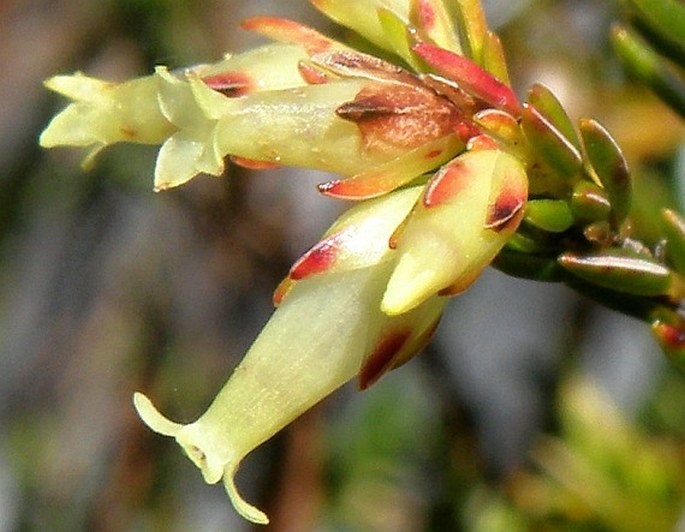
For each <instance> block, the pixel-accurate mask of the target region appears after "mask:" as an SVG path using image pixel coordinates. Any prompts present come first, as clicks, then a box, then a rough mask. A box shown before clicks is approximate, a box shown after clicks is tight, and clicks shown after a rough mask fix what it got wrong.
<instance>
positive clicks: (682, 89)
mask: <svg viewBox="0 0 685 532" xmlns="http://www.w3.org/2000/svg"><path fill="white" fill-rule="evenodd" d="M611 41H612V44H613V45H614V49H615V50H616V53H617V54H618V56H619V58H620V59H621V61H622V62H623V64H624V66H625V67H626V69H627V70H628V71H629V72H630V73H631V74H633V75H634V76H635V77H637V78H638V79H639V80H640V81H641V82H642V83H644V84H645V85H647V87H649V88H650V89H651V90H653V91H654V92H655V93H656V94H657V95H658V96H659V97H660V98H661V99H663V100H664V101H665V102H666V103H667V104H668V105H670V106H671V107H672V108H673V109H674V110H675V111H676V112H678V113H679V114H680V115H681V116H684V117H685V82H684V81H683V78H682V77H680V76H678V75H676V74H675V72H674V70H673V69H672V68H670V66H669V65H668V63H667V62H666V61H665V60H664V59H663V58H662V57H661V56H660V55H659V54H658V53H656V52H655V51H654V49H653V48H652V47H651V46H650V45H649V44H648V43H647V41H645V39H643V38H642V37H641V36H640V35H638V34H637V32H635V31H633V30H631V29H629V28H627V27H625V26H623V25H620V24H617V25H615V26H614V27H613V28H612V30H611Z"/></svg>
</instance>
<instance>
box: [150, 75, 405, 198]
mask: <svg viewBox="0 0 685 532" xmlns="http://www.w3.org/2000/svg"><path fill="white" fill-rule="evenodd" d="M157 76H158V80H159V87H158V90H159V100H160V107H161V109H162V111H163V113H164V116H165V117H166V118H167V119H168V120H169V121H170V122H171V123H173V124H174V125H175V126H176V127H177V130H178V131H177V132H176V133H175V134H174V135H172V136H171V137H170V138H169V139H168V140H167V141H166V142H165V143H164V145H163V146H162V148H161V150H160V153H159V157H158V159H157V166H156V170H155V188H156V189H157V190H160V189H164V188H169V187H172V186H177V185H180V184H182V183H184V182H186V181H188V180H189V179H191V178H192V177H194V176H195V175H197V174H199V173H207V174H210V175H221V173H222V172H223V170H224V161H223V159H224V157H225V156H227V155H229V154H230V155H236V156H239V157H242V158H245V159H250V160H256V161H263V162H269V163H277V164H283V165H288V166H302V167H308V168H316V169H321V170H327V171H331V172H337V173H341V174H348V175H349V174H354V173H357V172H359V171H361V170H363V169H366V168H368V167H369V166H375V165H378V164H381V163H382V162H384V161H386V160H388V159H390V158H392V157H393V156H395V155H396V154H397V152H399V151H400V150H399V149H398V150H396V153H386V152H381V151H375V152H374V151H371V150H366V149H364V147H363V143H362V135H361V133H360V131H359V129H358V127H357V126H356V125H355V124H354V123H352V122H350V121H346V120H343V119H342V118H340V117H338V116H337V115H336V113H335V110H336V109H337V108H338V107H340V106H341V105H342V104H343V103H345V102H347V101H349V100H352V99H354V97H355V95H356V94H357V93H359V92H360V91H361V89H362V88H363V87H364V85H365V84H368V82H367V81H366V80H363V79H347V80H343V79H340V80H336V81H332V82H330V83H326V84H324V85H308V86H304V87H297V88H293V89H287V90H279V91H263V92H254V93H251V94H247V95H245V96H244V97H241V98H226V97H225V96H223V95H222V94H220V93H219V92H217V91H215V90H212V89H210V88H209V87H208V86H207V85H206V84H205V83H204V82H203V81H202V80H201V79H200V78H198V77H197V76H196V75H194V74H193V73H189V74H188V75H187V79H186V80H182V79H179V78H178V77H176V76H173V75H171V74H170V73H169V72H167V71H165V70H164V69H161V68H160V69H158V71H157Z"/></svg>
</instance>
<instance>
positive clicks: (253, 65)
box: [40, 44, 307, 188]
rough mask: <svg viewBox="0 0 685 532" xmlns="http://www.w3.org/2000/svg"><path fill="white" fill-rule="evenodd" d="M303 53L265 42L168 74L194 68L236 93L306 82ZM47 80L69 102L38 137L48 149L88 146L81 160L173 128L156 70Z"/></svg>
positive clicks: (154, 139) (153, 140) (156, 138)
mask: <svg viewBox="0 0 685 532" xmlns="http://www.w3.org/2000/svg"><path fill="white" fill-rule="evenodd" d="M306 58H307V53H306V52H305V49H304V47H302V46H299V45H292V44H269V45H266V46H263V47H261V48H257V49H255V50H251V51H249V52H245V53H244V54H236V55H233V56H226V57H225V58H224V59H223V60H222V61H219V62H217V63H215V64H211V65H209V64H208V65H198V66H195V67H192V68H190V69H185V70H180V71H178V72H175V73H174V74H170V75H173V76H176V77H178V78H179V79H184V80H185V77H186V75H187V73H192V75H194V76H196V77H201V78H202V79H204V80H205V83H206V84H208V85H210V86H212V87H213V88H215V89H216V90H217V91H220V92H222V93H223V95H225V96H230V97H236V96H242V95H244V94H248V93H251V92H258V91H263V90H281V89H288V88H292V87H298V86H301V85H305V84H306V82H305V81H304V80H303V78H302V76H301V74H300V71H299V64H300V62H301V61H302V60H304V59H306ZM45 85H46V86H47V87H48V88H49V89H51V90H53V91H55V92H58V93H60V94H62V95H64V96H66V97H67V98H69V99H71V100H73V103H71V104H70V105H68V106H67V107H66V108H65V109H64V110H63V111H61V112H60V113H59V114H58V115H57V116H55V117H54V118H53V119H52V121H51V122H50V124H48V126H47V127H46V128H45V130H44V131H43V133H42V134H41V136H40V144H41V146H43V147H46V148H52V147H55V146H83V147H90V148H91V151H90V154H89V155H88V156H87V157H86V159H85V161H84V164H86V163H90V162H92V160H93V158H94V156H95V155H96V154H97V153H98V152H99V151H100V150H101V149H102V148H104V147H106V146H108V145H111V144H115V143H118V142H135V143H142V144H161V143H162V142H164V140H165V139H166V138H168V137H169V136H170V135H172V134H173V133H174V132H175V131H176V130H177V127H176V126H175V125H174V124H172V123H170V121H169V120H167V119H166V117H165V115H164V113H163V111H162V109H161V108H160V105H159V100H158V88H159V77H158V75H152V76H145V77H141V78H136V79H133V80H130V81H126V82H123V83H114V82H107V81H102V80H98V79H94V78H90V77H87V76H84V75H83V74H81V73H76V74H73V75H69V76H66V75H62V76H55V77H53V78H51V79H49V80H47V81H46V82H45ZM213 167H214V168H216V165H213ZM160 188H164V187H160Z"/></svg>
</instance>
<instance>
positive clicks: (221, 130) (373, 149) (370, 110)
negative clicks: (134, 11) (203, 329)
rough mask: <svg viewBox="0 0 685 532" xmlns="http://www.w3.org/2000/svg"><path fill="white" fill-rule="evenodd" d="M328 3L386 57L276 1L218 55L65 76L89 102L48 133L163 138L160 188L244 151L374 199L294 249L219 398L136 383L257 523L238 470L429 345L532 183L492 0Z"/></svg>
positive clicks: (98, 144)
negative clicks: (192, 398)
mask: <svg viewBox="0 0 685 532" xmlns="http://www.w3.org/2000/svg"><path fill="white" fill-rule="evenodd" d="M312 3H313V4H314V5H315V6H316V7H317V8H318V9H320V10H321V11H322V12H323V13H325V14H326V15H328V16H330V17H331V18H332V19H333V20H335V21H337V22H339V23H340V24H343V25H345V26H347V27H348V28H350V29H351V30H354V31H355V32H357V33H358V34H359V35H361V36H362V37H364V38H365V39H366V40H367V41H369V43H371V44H372V46H371V48H373V47H375V48H377V49H378V50H381V51H382V53H383V55H384V59H381V58H378V57H375V56H373V55H368V54H367V53H362V52H359V51H356V50H354V49H352V48H350V47H348V46H346V45H344V44H342V43H339V42H337V41H335V40H333V39H330V38H328V37H326V36H324V35H322V34H321V33H319V32H317V31H316V30H314V29H312V28H308V27H306V26H303V25H301V24H299V23H297V22H294V21H290V20H285V19H278V18H270V17H258V18H254V19H250V20H248V21H246V22H245V23H244V24H243V27H244V28H246V29H249V30H252V31H256V32H258V33H261V34H263V35H265V36H267V37H269V38H271V39H272V40H274V41H277V42H275V43H272V44H269V45H266V46H263V47H261V48H258V49H256V50H252V51H249V52H246V53H243V54H238V55H234V56H226V57H225V58H224V59H223V60H221V61H219V62H217V63H215V64H209V65H200V66H195V67H192V68H188V69H181V70H175V71H170V70H168V69H167V68H165V67H158V68H157V69H156V72H155V73H154V74H153V75H151V76H147V77H143V78H140V79H136V80H132V81H128V82H124V83H120V84H114V83H108V82H104V81H100V80H95V79H92V78H88V77H86V76H84V75H82V74H75V75H73V76H57V77H55V78H52V79H51V80H48V82H47V83H46V84H47V86H48V87H49V88H50V89H52V90H55V91H57V92H59V93H61V94H63V95H65V96H66V97H68V98H70V99H71V100H73V102H72V103H71V104H70V105H68V106H67V107H66V109H64V110H63V111H62V112H61V113H59V114H58V115H57V116H56V117H55V118H54V119H53V120H52V122H51V123H50V124H49V125H48V127H47V128H46V129H45V131H44V132H43V134H42V136H41V138H40V142H41V144H42V145H43V146H46V147H52V146H58V145H73V146H84V147H89V148H90V149H91V152H90V154H89V155H88V156H87V159H86V160H87V162H88V163H90V162H92V158H93V155H94V154H95V153H97V152H98V151H99V150H101V149H102V148H104V147H105V146H107V145H110V144H114V143H118V142H139V143H148V144H159V145H160V146H161V147H160V150H159V155H158V158H157V164H156V168H155V189H156V190H162V189H165V188H169V187H173V186H177V185H180V184H182V183H184V182H186V181H188V180H189V179H191V178H193V177H194V176H196V175H198V174H210V175H216V176H219V175H222V174H223V173H224V170H225V159H226V158H227V157H230V159H231V160H232V161H234V162H235V163H237V164H241V165H244V166H247V167H254V168H262V167H269V166H273V165H278V164H281V165H290V166H299V167H309V168H316V169H322V170H326V171H329V172H334V173H337V174H339V175H340V177H339V178H336V179H333V180H331V181H328V182H325V183H321V184H320V185H319V190H320V192H321V193H323V194H325V195H327V196H330V197H332V198H339V199H346V200H354V201H356V202H357V203H356V205H355V206H353V207H352V208H351V209H349V210H348V211H347V212H346V213H345V214H343V215H342V216H341V217H340V219H339V220H338V221H336V222H335V223H334V224H333V225H332V226H331V228H330V229H329V230H328V231H327V232H326V233H325V234H324V235H323V237H322V238H321V240H320V241H319V242H318V243H317V244H315V245H314V246H313V247H312V248H311V249H310V250H309V251H307V252H306V253H305V254H304V255H303V256H302V257H301V258H300V259H298V260H297V261H296V263H295V264H294V265H293V266H292V268H291V269H290V271H289V273H288V275H287V277H286V278H285V280H284V281H283V282H282V283H281V284H280V285H279V287H278V288H277V289H276V292H275V294H274V302H275V304H276V305H277V309H276V311H275V312H274V314H273V316H272V317H271V319H270V320H269V322H268V323H267V325H266V326H265V328H264V330H263V331H262V333H261V334H260V335H259V337H258V338H257V339H256V340H255V342H254V344H253V346H252V347H251V348H250V350H249V352H248V353H247V354H246V356H245V358H244V360H243V361H242V363H241V364H240V365H239V366H238V368H236V370H235V371H234V373H233V375H232V376H231V378H230V379H229V381H228V383H227V384H226V386H225V387H224V388H223V389H222V391H221V392H220V393H219V394H218V396H217V397H216V399H215V400H214V402H213V403H212V405H211V406H210V407H209V409H208V410H207V412H206V413H205V414H204V415H202V416H200V417H199V418H198V420H197V421H195V422H194V423H191V424H188V425H181V424H178V423H175V422H172V421H169V420H168V419H166V418H165V417H164V416H162V414H160V413H159V412H158V411H157V410H156V409H155V407H154V406H153V405H152V403H151V402H150V400H149V399H147V398H146V397H145V396H144V395H142V394H136V395H135V406H136V408H137V410H138V412H139V414H140V416H141V417H142V419H143V420H144V421H145V422H146V423H147V424H148V425H149V426H150V428H151V429H153V430H154V431H156V432H159V433H160V434H164V435H167V436H172V437H174V438H175V439H176V440H177V442H178V443H179V444H180V445H181V447H182V448H183V449H184V450H185V452H186V453H187V454H188V456H189V457H190V459H191V460H192V461H193V462H194V463H195V464H196V465H197V466H198V467H199V468H200V470H201V471H202V474H203V476H204V478H205V480H206V481H207V482H210V483H215V482H218V481H219V480H223V483H224V485H225V487H226V489H227V491H228V494H229V496H230V498H231V500H232V501H233V503H234V505H235V507H236V509H237V510H238V511H239V512H240V513H241V514H242V515H243V516H244V517H245V518H247V519H249V520H251V521H254V522H257V523H266V522H268V519H267V518H266V516H265V515H264V514H263V513H262V512H261V511H259V510H257V509H256V508H254V507H253V506H251V505H250V504H248V503H246V502H245V501H244V500H243V499H242V498H241V497H240V496H239V495H238V493H237V490H236V487H235V485H234V480H233V479H234V475H235V472H236V470H237V467H238V465H239V464H240V461H241V460H242V459H243V458H244V457H245V456H246V455H247V454H248V453H249V452H250V451H251V450H252V449H254V448H255V447H256V446H258V445H259V444H260V443H262V442H263V441H265V440H266V439H268V438H269V437H271V436H272V435H273V434H274V433H275V432H277V431H278V430H280V429H281V428H282V427H283V426H285V425H286V424H287V423H289V422H290V421H292V420H293V419H294V418H295V417H297V416H298V415H300V414H301V413H302V412H303V411H305V410H306V409H308V408H309V407H311V406H312V405H313V404H315V403H316V402H318V401H319V400H321V399H322V398H323V397H325V396H326V395H328V394H330V393H331V392H332V391H333V390H335V389H336V388H338V387H340V386H341V385H343V384H344V383H345V382H347V381H349V380H350V379H352V378H353V377H355V375H356V376H357V378H358V385H359V387H360V388H361V389H364V388H367V387H368V386H370V385H372V384H373V383H374V382H376V380H377V379H378V378H379V377H380V376H381V375H383V374H384V373H385V372H386V371H388V370H391V369H394V368H396V367H398V366H399V365H401V364H403V363H405V362H406V361H407V360H409V359H410V358H411V357H412V356H414V355H415V354H416V353H417V352H418V351H419V350H420V349H421V348H422V347H423V346H424V345H425V343H426V342H427V341H428V340H429V338H430V336H431V335H432V333H433V331H434V330H435V328H436V326H437V323H438V321H439V318H440V315H441V313H442V310H443V308H444V305H445V303H446V301H447V298H446V296H450V295H454V294H457V293H460V292H461V291H463V290H465V289H466V288H468V286H469V285H470V284H471V283H473V282H474V280H475V279H476V278H477V277H478V275H479V274H480V272H481V271H482V270H483V268H485V267H486V266H487V265H488V264H489V263H490V261H492V259H493V258H494V257H495V255H497V253H498V252H499V251H500V249H501V248H502V247H503V246H504V245H505V243H506V242H507V241H508V240H509V238H510V237H511V235H512V234H513V233H514V231H515V230H516V229H517V227H518V225H519V223H520V221H521V219H522V217H523V214H524V207H525V203H526V200H527V196H528V179H527V166H528V165H529V162H528V160H527V158H526V156H525V149H524V148H522V143H521V138H520V135H521V133H520V129H519V126H518V122H519V120H520V118H521V114H522V106H521V105H520V103H519V101H518V99H517V98H516V96H515V94H514V93H513V91H512V90H511V88H510V87H509V86H508V84H507V74H506V66H505V64H504V60H503V56H502V52H501V48H500V46H499V41H498V40H497V38H496V37H495V36H494V35H493V34H491V33H490V32H489V31H488V30H487V28H486V26H485V21H484V18H483V14H482V12H481V11H480V7H479V5H478V3H477V2H474V1H470V0H454V1H452V2H448V1H444V2H443V1H441V0H364V1H359V2H343V1H338V0H312ZM387 57H394V58H395V59H396V60H397V63H398V64H401V65H403V66H397V65H395V64H393V63H392V62H389V60H388V59H387ZM408 68H411V70H409V69H408Z"/></svg>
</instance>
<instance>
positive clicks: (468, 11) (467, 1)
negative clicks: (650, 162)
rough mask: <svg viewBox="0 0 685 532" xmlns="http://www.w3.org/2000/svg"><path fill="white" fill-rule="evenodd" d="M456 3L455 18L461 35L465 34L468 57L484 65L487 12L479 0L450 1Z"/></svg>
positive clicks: (464, 43)
mask: <svg viewBox="0 0 685 532" xmlns="http://www.w3.org/2000/svg"><path fill="white" fill-rule="evenodd" d="M452 3H454V4H455V7H454V8H453V9H454V10H455V18H456V19H457V22H458V24H459V28H460V32H459V34H460V35H463V37H464V41H465V42H463V43H462V44H463V45H464V47H465V48H466V49H467V50H468V54H467V55H468V57H470V58H471V59H472V60H473V61H475V62H476V63H478V64H480V65H483V63H482V59H483V55H482V54H483V43H484V41H485V34H486V32H487V29H488V25H487V22H486V20H485V13H484V12H483V8H482V6H481V3H480V1H479V0H456V1H455V2H448V5H449V4H452Z"/></svg>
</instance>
